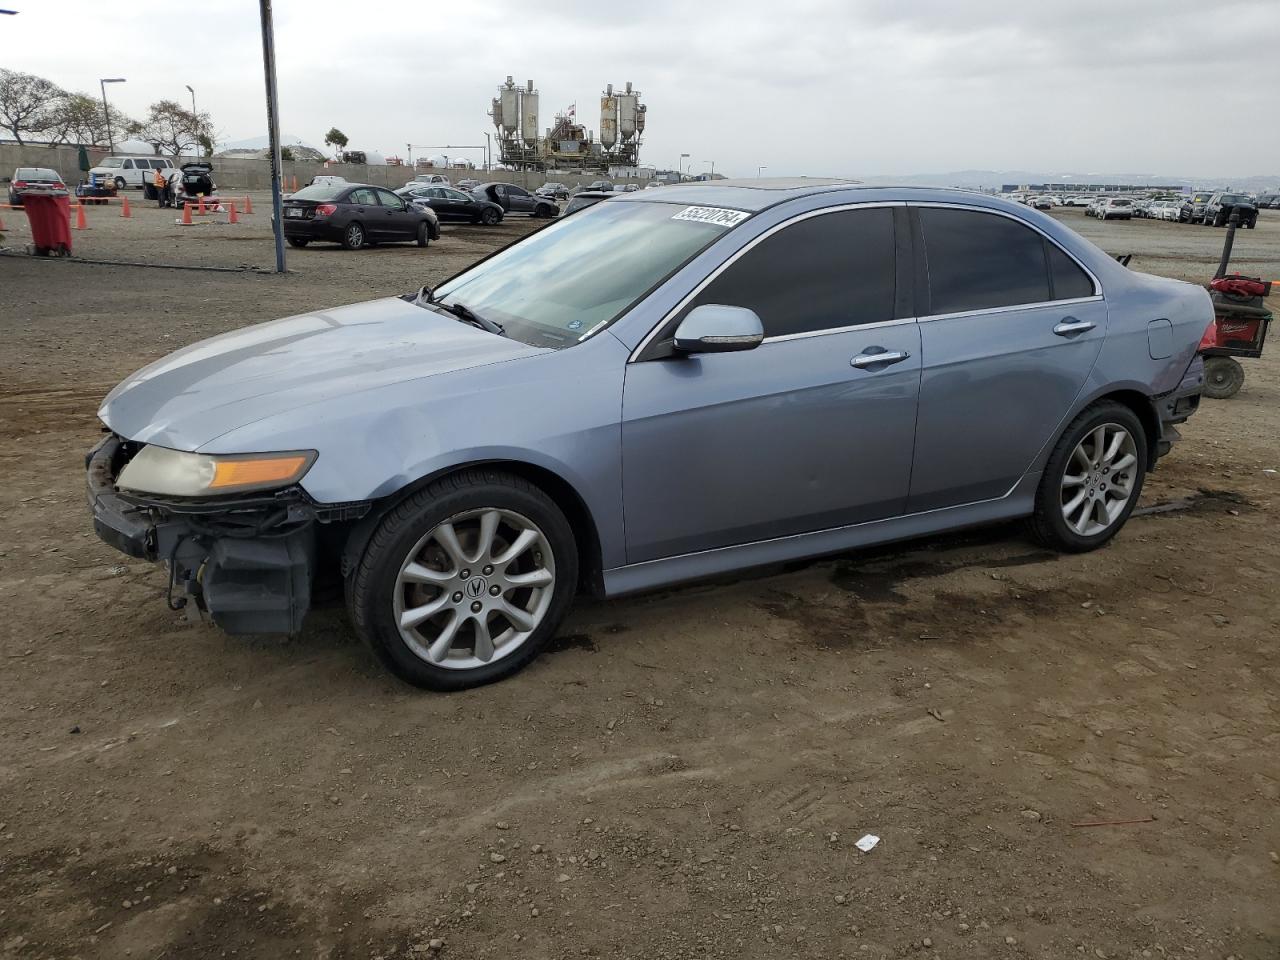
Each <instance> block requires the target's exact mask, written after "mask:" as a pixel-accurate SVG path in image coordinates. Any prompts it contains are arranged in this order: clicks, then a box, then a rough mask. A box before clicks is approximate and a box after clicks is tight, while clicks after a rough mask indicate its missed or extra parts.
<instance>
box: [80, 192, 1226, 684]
mask: <svg viewBox="0 0 1280 960" xmlns="http://www.w3.org/2000/svg"><path fill="white" fill-rule="evenodd" d="M1211 319H1212V311H1211V308H1210V303H1209V298H1208V295H1207V294H1206V293H1205V291H1204V290H1203V289H1201V288H1200V287H1196V286H1192V285H1190V284H1186V283H1180V282H1177V281H1173V280H1165V279H1159V278H1155V277H1150V276H1145V275H1142V274H1138V273H1133V272H1131V271H1129V270H1128V269H1126V268H1125V267H1123V266H1121V265H1120V264H1119V263H1117V262H1116V261H1115V260H1113V259H1112V258H1110V257H1109V256H1107V255H1106V254H1105V253H1103V252H1102V251H1101V250H1099V249H1098V248H1097V247H1095V246H1093V245H1092V244H1091V243H1089V242H1088V241H1086V240H1084V239H1082V238H1081V237H1079V236H1078V235H1076V234H1075V233H1073V232H1072V231H1071V230H1070V229H1068V228H1066V227H1064V226H1063V225H1062V224H1061V223H1059V222H1057V221H1055V220H1054V219H1053V218H1051V217H1048V216H1046V215H1043V214H1041V213H1038V212H1037V211H1035V210H1031V209H1029V208H1027V207H1025V206H1019V205H1017V204H1013V203H1008V202H1005V201H1002V200H998V199H995V198H992V197H985V196H980V195H977V194H969V193H962V192H953V191H946V190H931V189H908V188H904V189H891V188H883V187H859V186H854V185H851V184H848V183H846V182H841V181H815V180H802V181H769V180H747V181H742V182H740V183H733V182H719V183H715V184H700V185H697V186H676V187H669V188H666V189H663V190H660V191H641V192H636V193H631V194H622V195H618V196H616V197H614V198H612V199H608V200H604V201H602V202H600V203H597V204H596V205H594V206H592V207H589V208H587V209H586V210H583V211H581V212H580V213H577V214H575V215H574V216H572V217H568V218H565V219H563V220H560V221H557V222H554V223H552V224H550V225H549V226H548V227H546V228H545V229H543V230H540V231H538V232H537V233H534V234H532V235H530V236H528V237H526V238H525V239H523V240H521V241H520V242H518V243H515V244H513V245H512V246H509V247H507V248H506V249H504V250H502V251H500V252H498V253H497V254H495V255H493V256H491V257H489V258H488V259H485V260H483V261H481V262H479V263H477V264H475V265H474V266H472V267H470V268H468V269H466V270H464V271H463V272H462V273H460V274H458V275H457V276H455V277H453V278H452V279H450V280H448V281H447V282H445V283H443V284H441V285H440V286H438V287H436V288H435V289H434V290H430V289H427V288H423V289H421V290H419V291H417V292H416V293H410V294H406V295H404V296H402V297H390V298H387V299H383V300H374V301H371V302H368V303H359V304H353V305H350V306H345V307H336V308H334V309H330V310H320V311H316V312H314V313H307V314H303V315H300V316H295V317H289V318H287V319H283V320H277V321H274V322H271V323H266V324H262V325H259V326H253V327H248V328H246V329H243V330H238V331H235V332H231V333H227V334H223V335H221V336H218V337H215V338H213V339H211V340H206V341H203V342H201V343H196V344H194V345H192V346H189V347H187V348H185V349H183V350H180V351H178V352H177V353H174V354H172V355H170V356H169V357H167V358H165V359H163V360H160V361H158V362H156V363H153V364H151V365H150V366H148V367H146V368H144V369H142V370H141V371H139V372H138V373H136V374H134V375H133V376H131V377H129V378H128V379H127V380H126V381H124V382H123V383H121V384H120V385H119V386H118V387H116V388H115V389H114V390H113V391H112V392H111V394H110V395H109V396H108V397H107V398H106V400H105V402H104V403H103V404H102V407H101V409H100V411H99V416H100V418H101V420H102V423H103V430H104V436H103V438H102V440H101V442H100V443H99V444H98V446H97V447H96V448H95V449H94V450H93V451H92V452H91V453H90V455H89V457H88V461H87V467H88V485H89V496H90V501H91V503H92V508H93V514H94V524H95V527H96V529H97V531H98V533H99V534H100V535H101V536H102V537H103V539H105V540H106V541H107V542H108V543H111V544H113V545H115V546H116V547H118V548H119V549H121V550H123V551H124V552H125V553H128V554H130V555H132V556H135V557H141V558H147V559H150V560H157V561H162V562H163V563H164V564H165V566H166V567H167V570H168V577H169V591H170V596H171V602H172V603H173V604H174V605H178V604H180V603H182V602H190V603H194V604H196V605H198V607H199V608H200V609H201V610H203V611H207V613H208V615H209V616H210V617H211V618H212V620H213V622H214V623H215V624H218V625H220V626H222V627H223V628H225V629H226V630H228V631H230V632H233V633H260V632H270V631H282V632H286V633H296V632H298V631H299V630H300V629H301V628H302V625H303V622H304V617H305V615H306V613H307V611H308V609H309V607H310V605H311V597H312V595H313V593H314V592H315V587H316V585H317V584H333V585H342V586H343V587H345V591H346V598H347V604H348V607H349V610H350V614H351V619H352V621H353V622H354V624H355V628H356V630H357V631H358V632H359V634H360V635H361V636H362V637H363V638H364V639H365V640H366V641H367V642H368V643H369V644H370V645H371V646H372V648H373V649H374V650H375V651H376V652H377V654H378V655H379V656H380V657H381V658H382V660H383V661H384V662H385V663H386V665H387V666H388V667H389V668H390V669H391V670H393V671H394V672H395V673H396V674H397V675H399V676H400V677H402V678H404V679H405V680H407V681H409V682H410V683H413V684H417V685H420V686H423V687H429V688H434V689H458V688H462V687H468V686H473V685H475V684H480V683H485V682H488V681H492V680H496V679H498V678H500V677H504V676H506V675H508V674H510V673H512V672H514V671H516V670H518V669H520V668H521V667H522V666H524V665H525V664H527V663H529V662H530V661H531V660H532V659H533V658H534V657H535V656H536V655H537V654H538V651H539V650H540V649H542V647H543V646H544V645H545V644H546V642H547V641H548V640H549V639H550V637H551V636H552V634H553V633H554V631H555V630H556V628H557V626H558V625H559V623H560V621H561V619H562V618H563V616H564V615H565V612H566V611H567V610H568V608H569V605H570V603H571V602H572V600H573V598H574V596H575V595H576V594H577V593H578V592H579V591H589V592H594V593H597V594H602V595H604V596H617V595H620V594H626V593H632V592H635V591H641V590H650V589H653V588H655V587H661V586H664V585H668V584H673V583H678V582H681V581H686V580H690V579H694V578H700V577H707V576H710V575H717V574H725V573H727V572H731V571H738V570H743V569H746V568H749V567H760V566H767V565H772V564H777V563H780V562H784V561H790V560H795V559H797V558H801V557H811V556H816V555H823V554H833V553H838V552H842V551H848V550H851V549H854V548H857V547H862V546H867V545H870V544H876V543H883V542H885V541H891V540H903V539H908V538H911V537H918V536H921V535H925V534H931V533H936V532H938V531H941V530H949V529H953V528H956V527H964V526H970V525H973V524H982V523H991V522H995V521H1002V520H1008V519H1010V518H1014V517H1025V518H1027V519H1028V520H1029V522H1030V527H1031V530H1032V531H1033V532H1034V534H1035V536H1037V537H1038V538H1039V539H1040V540H1041V541H1043V542H1044V543H1046V544H1049V545H1052V546H1053V547H1056V548H1057V549H1060V550H1066V551H1084V550H1092V549H1095V548H1097V547H1100V546H1102V545H1103V544H1105V543H1106V542H1107V541H1108V540H1109V539H1110V538H1111V537H1112V536H1114V535H1115V533H1116V532H1117V531H1118V530H1119V529H1120V527H1121V525H1123V524H1124V522H1125V520H1126V518H1127V517H1128V516H1129V513H1130V511H1131V510H1132V509H1133V507H1134V504H1135V502H1136V500H1137V498H1138V495H1139V492H1140V491H1141V489H1142V483H1143V478H1144V476H1145V474H1146V472H1147V471H1148V470H1150V469H1152V468H1153V467H1154V466H1155V464H1156V460H1157V458H1158V457H1160V456H1161V455H1162V454H1164V453H1165V452H1166V451H1167V450H1168V449H1169V447H1170V444H1171V443H1172V441H1174V440H1176V439H1177V431H1176V429H1175V427H1174V424H1176V423H1178V422H1180V421H1182V420H1185V419H1186V418H1187V417H1188V416H1189V415H1190V414H1191V413H1192V411H1194V410H1195V409H1196V406H1197V403H1198V401H1199V396H1200V390H1201V380H1202V365H1201V362H1200V360H1199V359H1198V358H1197V355H1196V344H1197V342H1198V341H1199V339H1200V336H1201V334H1202V333H1203V331H1204V329H1205V327H1206V325H1207V324H1208V323H1209V322H1210V320H1211Z"/></svg>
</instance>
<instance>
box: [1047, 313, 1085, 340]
mask: <svg viewBox="0 0 1280 960" xmlns="http://www.w3.org/2000/svg"><path fill="white" fill-rule="evenodd" d="M1094 326H1095V324H1094V323H1093V321H1091V320H1077V319H1076V318H1075V317H1064V318H1063V319H1062V322H1061V323H1060V324H1058V325H1057V326H1056V327H1054V328H1053V332H1054V333H1056V334H1057V335H1058V336H1060V337H1069V336H1071V335H1072V334H1073V333H1084V332H1085V331H1086V330H1092V329H1093V328H1094Z"/></svg>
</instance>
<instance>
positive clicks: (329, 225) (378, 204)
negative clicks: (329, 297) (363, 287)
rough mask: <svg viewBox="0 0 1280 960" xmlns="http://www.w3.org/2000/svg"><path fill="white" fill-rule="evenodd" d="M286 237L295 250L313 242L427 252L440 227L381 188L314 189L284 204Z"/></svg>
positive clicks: (317, 186) (426, 214)
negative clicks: (401, 244) (406, 244)
mask: <svg viewBox="0 0 1280 960" xmlns="http://www.w3.org/2000/svg"><path fill="white" fill-rule="evenodd" d="M284 236H285V239H286V240H288V241H289V243H290V244H291V245H292V246H295V247H305V246H306V245H307V244H308V243H310V242H311V241H312V240H328V241H331V242H333V243H340V244H342V245H343V246H344V247H346V248H347V249H348V250H359V249H360V248H361V247H363V246H365V245H366V244H374V243H388V242H390V243H394V242H396V241H407V240H412V241H416V242H417V244H418V246H420V247H425V246H426V245H427V244H428V243H429V242H430V241H432V240H439V239H440V221H439V220H438V219H437V218H436V215H435V213H434V212H433V211H432V210H430V209H428V208H425V207H419V206H416V205H414V204H410V203H407V202H406V201H405V200H403V199H402V198H400V197H397V196H396V195H395V194H394V193H392V192H391V191H390V190H387V189H386V188H385V187H375V186H371V185H370V184H367V183H337V184H332V183H326V184H315V185H313V186H310V187H303V188H302V189H301V190H299V191H298V192H297V193H295V194H293V195H292V196H290V197H289V199H287V200H285V201H284Z"/></svg>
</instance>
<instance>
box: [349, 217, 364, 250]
mask: <svg viewBox="0 0 1280 960" xmlns="http://www.w3.org/2000/svg"><path fill="white" fill-rule="evenodd" d="M368 242H369V237H368V236H367V235H366V234H365V232H364V225H363V224H361V223H354V222H353V223H348V224H347V225H346V227H345V228H344V229H343V231H342V245H343V246H344V247H346V248H347V249H348V250H359V249H360V248H361V247H363V246H364V245H365V244H366V243H368Z"/></svg>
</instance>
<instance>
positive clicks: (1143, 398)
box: [1072, 388, 1162, 471]
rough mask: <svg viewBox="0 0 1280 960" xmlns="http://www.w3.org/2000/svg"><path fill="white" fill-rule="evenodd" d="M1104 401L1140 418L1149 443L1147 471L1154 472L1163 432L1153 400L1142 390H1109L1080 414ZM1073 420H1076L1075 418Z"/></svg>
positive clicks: (1092, 401) (1082, 409)
mask: <svg viewBox="0 0 1280 960" xmlns="http://www.w3.org/2000/svg"><path fill="white" fill-rule="evenodd" d="M1104 400H1111V401H1113V402H1115V403H1118V404H1120V405H1121V406H1124V407H1128V408H1129V409H1130V410H1132V411H1133V414H1134V416H1136V417H1137V418H1138V422H1139V423H1141V424H1142V432H1143V434H1144V437H1145V439H1146V441H1147V444H1146V453H1147V463H1146V467H1147V470H1148V471H1150V470H1154V469H1155V465H1156V460H1157V459H1158V457H1159V449H1160V438H1161V436H1162V430H1161V427H1160V417H1159V416H1158V415H1157V414H1156V408H1155V404H1153V403H1152V402H1151V398H1150V397H1149V396H1147V395H1146V394H1145V393H1143V392H1141V391H1140V390H1134V389H1131V388H1121V389H1118V390H1109V391H1107V392H1105V393H1101V394H1099V395H1098V396H1096V397H1093V398H1092V399H1091V400H1090V401H1089V402H1088V403H1086V404H1085V405H1084V406H1083V407H1081V408H1080V411H1078V412H1077V414H1076V416H1079V413H1081V412H1083V411H1084V410H1087V409H1088V408H1089V407H1091V406H1093V405H1094V404H1096V403H1102V402H1103V401H1104ZM1072 419H1075V418H1074V417H1073V418H1072Z"/></svg>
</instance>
